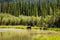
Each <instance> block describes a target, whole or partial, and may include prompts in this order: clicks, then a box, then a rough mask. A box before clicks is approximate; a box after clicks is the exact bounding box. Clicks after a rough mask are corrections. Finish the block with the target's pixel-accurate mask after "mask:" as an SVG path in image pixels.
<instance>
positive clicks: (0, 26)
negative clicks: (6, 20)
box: [0, 25, 27, 29]
mask: <svg viewBox="0 0 60 40" xmlns="http://www.w3.org/2000/svg"><path fill="white" fill-rule="evenodd" d="M0 28H18V29H19V28H20V29H26V28H27V26H23V25H17V26H16V25H14V26H12V25H8V26H6V25H0Z"/></svg>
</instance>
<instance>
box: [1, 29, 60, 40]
mask: <svg viewBox="0 0 60 40" xmlns="http://www.w3.org/2000/svg"><path fill="white" fill-rule="evenodd" d="M57 33H58V34H57ZM56 34H57V35H59V36H60V34H59V32H55V31H50V30H45V31H44V30H39V29H37V30H36V29H32V30H27V29H0V40H35V38H38V37H40V36H41V35H45V36H47V35H48V36H51V35H56Z"/></svg>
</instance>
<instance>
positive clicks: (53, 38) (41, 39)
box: [35, 35, 60, 40]
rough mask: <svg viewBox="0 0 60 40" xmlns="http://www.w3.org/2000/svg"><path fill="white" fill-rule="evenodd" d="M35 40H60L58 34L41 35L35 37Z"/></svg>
mask: <svg viewBox="0 0 60 40" xmlns="http://www.w3.org/2000/svg"><path fill="white" fill-rule="evenodd" d="M35 40H60V36H46V35H41V36H40V37H38V38H35Z"/></svg>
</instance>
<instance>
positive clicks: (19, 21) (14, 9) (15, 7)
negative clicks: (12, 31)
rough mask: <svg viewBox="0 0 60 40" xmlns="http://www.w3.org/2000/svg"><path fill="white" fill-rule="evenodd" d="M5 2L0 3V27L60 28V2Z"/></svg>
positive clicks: (55, 0)
mask: <svg viewBox="0 0 60 40" xmlns="http://www.w3.org/2000/svg"><path fill="white" fill-rule="evenodd" d="M32 1H33V2H31V1H26V0H22V1H21V0H20V1H16V0H15V1H13V2H11V1H9V0H8V1H7V2H5V0H3V1H2V2H1V3H0V25H31V26H40V27H60V0H53V2H52V1H49V0H48V1H46V0H44V1H43V2H41V1H40V0H38V1H34V0H32Z"/></svg>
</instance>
